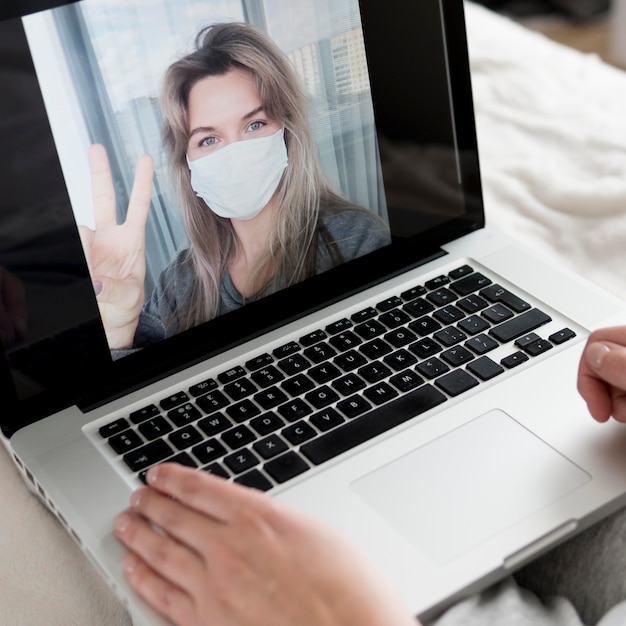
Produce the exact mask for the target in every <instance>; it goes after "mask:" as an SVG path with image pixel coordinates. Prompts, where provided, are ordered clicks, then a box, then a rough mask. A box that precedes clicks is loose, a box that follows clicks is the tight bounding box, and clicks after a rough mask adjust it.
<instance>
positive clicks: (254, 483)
mask: <svg viewBox="0 0 626 626" xmlns="http://www.w3.org/2000/svg"><path fill="white" fill-rule="evenodd" d="M234 482H236V483H239V484H240V485H243V486H244V487H252V489H258V490H259V491H269V490H270V489H271V488H272V487H273V485H272V483H271V482H270V481H269V480H267V478H265V476H263V474H261V472H259V470H258V469H253V470H250V471H249V472H246V473H245V474H241V476H237V477H236V478H235V480H234Z"/></svg>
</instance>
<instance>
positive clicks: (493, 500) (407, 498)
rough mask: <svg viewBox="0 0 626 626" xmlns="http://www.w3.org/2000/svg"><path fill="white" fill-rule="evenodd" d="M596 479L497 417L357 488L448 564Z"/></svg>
mask: <svg viewBox="0 0 626 626" xmlns="http://www.w3.org/2000/svg"><path fill="white" fill-rule="evenodd" d="M589 480H590V477H589V475H588V474H586V473H585V472H583V471H582V470H581V469H580V468H579V467H578V466H576V465H574V464H573V463H572V462H571V461H569V460H568V459H566V458H565V457H564V456H562V455H561V454H559V453H558V452H556V451H555V450H554V449H553V448H551V447H550V446H548V445H547V444H546V443H545V442H544V441H542V440H541V439H539V438H538V437H537V436H535V435H533V434H532V433H530V432H529V431H528V430H526V428H524V427H523V426H521V425H520V424H519V423H518V422H516V421H515V420H513V419H512V418H511V417H509V416H508V415H507V414H506V413H504V412H503V411H500V410H494V411H490V412H489V413H486V414H485V415H482V416H480V417H478V418H476V419H475V420H472V421H471V422H469V423H467V424H465V425H463V426H461V427H459V428H457V429H456V430H454V431H452V432H450V433H448V434H446V435H443V436H442V437H440V438H438V439H436V440H434V441H432V442H430V443H428V444H426V445H424V446H422V447H421V448H418V449H416V450H413V451H412V452H410V453H409V454H407V455H405V456H403V457H402V458H400V459H398V460H396V461H393V462H392V463H390V464H388V465H386V466H385V467H382V468H380V469H378V470H376V471H374V472H372V473H371V474H368V475H367V476H364V477H362V478H359V479H358V480H356V481H354V482H353V483H352V485H351V486H352V488H353V489H354V490H355V491H356V492H357V493H358V494H359V495H360V496H361V497H362V498H364V499H365V500H366V501H367V502H368V504H369V505H370V506H372V507H373V508H374V509H375V510H376V511H377V512H378V513H379V514H380V515H381V516H382V517H383V518H385V520H386V521H387V522H389V523H390V524H391V525H392V526H393V527H395V528H396V529H397V530H398V531H399V532H400V533H401V534H403V535H404V536H405V537H407V538H408V539H409V541H411V543H413V544H414V545H415V546H416V548H417V549H418V550H419V551H420V552H422V553H423V554H424V555H425V556H426V557H427V558H429V559H431V560H432V561H434V562H435V563H438V564H443V563H446V562H449V561H451V560H452V559H454V558H455V557H456V556H459V555H461V554H463V553H464V552H467V551H468V550H470V549H471V548H474V547H476V546H477V545H479V544H480V543H482V542H484V541H485V540H487V539H489V538H491V537H492V536H494V535H495V534H497V533H498V532H500V531H502V530H504V529H506V528H508V527H510V526H512V525H513V524H515V523H516V522H518V521H520V520H521V519H523V518H525V517H527V516H528V515H530V514H532V513H534V512H536V511H538V510H540V509H542V508H543V507H545V506H547V505H548V504H551V503H552V502H554V501H556V500H558V499H559V498H561V497H563V496H564V495H565V494H567V493H569V492H571V491H573V490H574V489H577V488H578V487H580V486H581V485H583V484H585V483H586V482H588V481H589ZM563 521H565V520H563Z"/></svg>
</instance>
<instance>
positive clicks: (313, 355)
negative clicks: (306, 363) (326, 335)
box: [304, 342, 337, 364]
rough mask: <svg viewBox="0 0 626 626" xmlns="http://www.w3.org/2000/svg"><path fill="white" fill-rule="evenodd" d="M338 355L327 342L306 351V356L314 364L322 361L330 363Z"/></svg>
mask: <svg viewBox="0 0 626 626" xmlns="http://www.w3.org/2000/svg"><path fill="white" fill-rule="evenodd" d="M336 354H337V351H336V350H335V348H333V347H332V346H330V344H327V343H326V342H322V343H318V344H316V345H314V346H311V347H310V348H307V349H306V350H305V351H304V355H305V356H306V357H307V359H309V360H310V361H313V363H316V364H317V363H321V362H322V361H328V359H331V358H332V357H334V356H335V355H336Z"/></svg>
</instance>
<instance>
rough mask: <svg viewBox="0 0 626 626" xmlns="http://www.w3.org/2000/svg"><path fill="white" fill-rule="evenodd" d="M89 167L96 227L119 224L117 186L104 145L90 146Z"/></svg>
mask: <svg viewBox="0 0 626 626" xmlns="http://www.w3.org/2000/svg"><path fill="white" fill-rule="evenodd" d="M89 169H90V171H91V193H92V199H93V213H94V220H95V224H96V229H98V228H101V227H103V226H115V225H116V224H117V217H116V210H115V207H116V199H115V187H114V186H113V177H112V176H111V168H110V166H109V159H108V157H107V153H106V150H105V148H104V146H103V145H100V144H94V145H92V146H90V148H89Z"/></svg>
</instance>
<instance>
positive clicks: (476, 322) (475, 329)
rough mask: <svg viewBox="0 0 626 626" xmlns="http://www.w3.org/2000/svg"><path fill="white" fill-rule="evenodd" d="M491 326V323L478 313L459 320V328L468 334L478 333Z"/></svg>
mask: <svg viewBox="0 0 626 626" xmlns="http://www.w3.org/2000/svg"><path fill="white" fill-rule="evenodd" d="M505 323H506V322H505ZM490 327H491V324H490V323H489V322H488V321H487V320H485V319H483V318H482V317H478V315H470V316H469V317H466V318H465V319H464V320H461V321H460V322H459V328H460V329H461V330H462V331H463V332H466V333H467V334H468V335H478V334H480V333H482V332H484V331H486V330H487V329H488V328H490Z"/></svg>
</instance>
